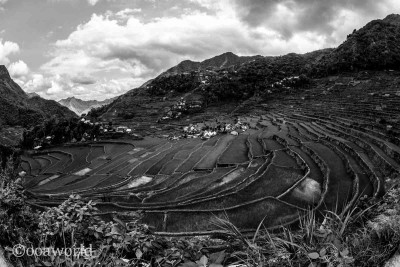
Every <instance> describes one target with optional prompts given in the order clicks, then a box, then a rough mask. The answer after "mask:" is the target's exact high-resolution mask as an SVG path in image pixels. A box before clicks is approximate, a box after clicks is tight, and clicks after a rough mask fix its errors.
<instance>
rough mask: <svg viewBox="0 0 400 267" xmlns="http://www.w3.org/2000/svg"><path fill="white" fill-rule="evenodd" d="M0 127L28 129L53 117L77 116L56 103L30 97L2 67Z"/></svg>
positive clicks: (0, 73) (0, 76)
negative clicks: (8, 126)
mask: <svg viewBox="0 0 400 267" xmlns="http://www.w3.org/2000/svg"><path fill="white" fill-rule="evenodd" d="M0 107H1V109H0V125H10V126H23V127H28V126H31V125H34V124H37V123H39V122H40V121H43V120H45V119H47V118H50V117H52V116H54V115H55V116H56V117H60V118H64V117H74V116H76V115H75V114H74V113H73V112H72V111H70V110H69V109H67V108H66V107H63V106H61V105H60V104H58V103H57V102H56V101H53V100H46V99H43V98H41V97H38V96H34V97H31V98H29V96H28V95H27V94H26V93H25V92H24V91H23V90H22V89H21V87H20V86H19V85H18V84H16V83H15V82H14V81H13V80H12V79H11V77H10V74H9V73H8V70H7V68H6V67H5V66H3V65H0Z"/></svg>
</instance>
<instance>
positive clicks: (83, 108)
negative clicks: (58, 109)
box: [58, 96, 114, 115]
mask: <svg viewBox="0 0 400 267" xmlns="http://www.w3.org/2000/svg"><path fill="white" fill-rule="evenodd" d="M113 100H114V98H111V99H106V100H103V101H98V100H82V99H79V98H76V97H75V96H71V97H68V98H65V99H61V100H59V101H58V103H60V104H61V105H63V106H65V107H67V108H69V109H70V110H71V111H73V112H75V113H76V114H78V115H81V114H83V113H87V112H89V111H90V110H91V109H92V108H97V107H101V106H103V105H106V104H109V103H111V102H112V101H113Z"/></svg>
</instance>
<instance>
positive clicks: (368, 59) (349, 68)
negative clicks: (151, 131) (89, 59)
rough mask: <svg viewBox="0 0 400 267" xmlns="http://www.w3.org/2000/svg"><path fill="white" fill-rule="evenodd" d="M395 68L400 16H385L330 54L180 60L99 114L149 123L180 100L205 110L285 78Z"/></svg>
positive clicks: (272, 89)
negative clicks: (132, 117) (197, 103)
mask: <svg viewBox="0 0 400 267" xmlns="http://www.w3.org/2000/svg"><path fill="white" fill-rule="evenodd" d="M399 67H400V15H389V16H387V17H386V18H385V19H382V20H374V21H371V22H370V23H368V24H367V25H365V26H364V27H363V28H361V29H359V30H358V31H354V32H353V33H352V34H350V35H349V36H348V38H347V40H345V41H344V42H343V43H342V44H341V45H340V46H339V47H337V48H334V49H332V48H328V49H322V50H317V51H313V52H310V53H306V54H295V53H289V54H287V55H284V56H276V57H273V56H266V57H262V56H254V57H239V56H237V55H234V54H232V53H230V52H228V53H225V54H222V55H219V56H216V57H213V58H211V59H208V60H205V61H203V62H194V61H190V60H186V61H183V62H181V63H179V64H178V65H177V66H175V67H172V68H170V69H168V70H167V71H166V72H164V73H162V74H161V75H159V76H158V77H156V78H154V79H152V80H150V81H148V82H147V83H145V84H144V85H143V86H141V87H140V89H133V90H131V91H129V92H127V93H126V94H124V95H123V96H121V97H119V98H118V99H117V100H115V101H114V102H113V103H111V104H110V105H108V106H105V107H104V108H103V109H102V110H101V115H102V117H103V118H107V119H108V118H117V117H123V116H124V115H126V114H130V115H132V114H137V116H138V117H140V119H144V120H150V119H151V120H153V119H155V117H156V114H158V116H160V115H161V114H163V111H164V110H165V109H166V107H167V106H168V105H171V104H173V103H175V102H176V101H177V100H179V99H180V98H181V97H183V98H184V99H187V100H190V99H195V100H200V101H202V102H203V103H204V104H205V105H206V106H213V105H220V103H221V102H232V103H235V102H238V103H241V102H243V101H245V100H247V99H249V98H251V97H252V96H258V95H265V94H267V93H270V92H276V91H279V90H280V89H282V88H286V87H287V86H284V85H283V84H282V83H281V82H282V81H283V80H284V79H285V78H287V79H289V78H294V77H300V76H301V77H303V78H304V77H306V79H305V80H302V82H301V83H302V84H303V82H304V81H306V80H307V79H308V78H316V77H324V76H328V75H332V74H337V73H342V72H355V71H360V70H387V69H398V68H399ZM296 79H297V78H296ZM276 85H279V86H276ZM151 114H153V115H154V116H152V117H151V116H150V117H149V115H151Z"/></svg>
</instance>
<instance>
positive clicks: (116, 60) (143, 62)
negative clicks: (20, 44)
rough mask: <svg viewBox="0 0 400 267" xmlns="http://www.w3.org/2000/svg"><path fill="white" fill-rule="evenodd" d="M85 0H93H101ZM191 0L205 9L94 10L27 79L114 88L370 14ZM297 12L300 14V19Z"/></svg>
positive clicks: (53, 92)
mask: <svg viewBox="0 0 400 267" xmlns="http://www.w3.org/2000/svg"><path fill="white" fill-rule="evenodd" d="M87 1H88V3H89V4H91V5H95V4H97V3H98V2H99V0H87ZM310 1H311V0H310ZM310 1H307V3H308V2H310ZM370 1H372V0H370ZM396 1H397V0H387V1H384V2H385V3H382V4H381V5H378V6H380V7H381V9H380V10H379V14H381V13H384V12H387V11H388V7H394V6H395V4H396ZM191 2H192V4H193V3H195V4H197V5H198V6H201V10H203V11H198V10H195V9H187V10H186V9H185V10H186V11H185V12H182V13H181V15H180V16H175V17H172V16H164V17H153V18H151V17H145V16H144V15H143V14H142V10H141V9H130V8H126V9H123V10H121V11H119V12H111V11H107V12H106V13H105V14H93V15H92V16H91V18H90V20H89V21H87V22H85V23H83V24H81V25H79V26H78V27H77V28H76V29H75V30H74V31H73V32H72V33H71V34H70V35H69V36H68V37H67V38H66V39H63V40H58V41H57V42H55V43H54V44H53V49H52V51H51V52H50V59H49V61H48V62H47V63H45V64H43V65H42V67H41V69H40V71H41V72H42V74H43V76H42V78H41V79H42V80H40V79H39V78H38V77H36V78H35V77H33V78H32V79H31V81H28V82H27V84H26V85H25V86H28V85H29V86H31V88H35V90H38V91H39V92H41V93H42V94H43V95H46V96H48V97H49V98H53V99H60V98H64V97H68V96H72V95H74V94H75V95H78V96H81V97H82V98H86V99H90V98H99V97H102V98H103V96H107V97H111V96H116V95H119V94H122V93H124V92H126V91H127V90H129V89H131V88H134V87H137V86H139V85H141V84H143V83H144V82H145V81H147V80H148V79H150V78H153V77H155V76H156V75H158V74H159V73H160V72H162V71H165V70H166V69H168V68H170V67H172V66H174V65H176V64H177V63H179V62H180V61H182V60H185V59H191V60H204V59H206V58H210V57H212V56H215V55H218V54H221V53H224V52H227V51H231V52H233V53H236V54H239V55H255V54H260V55H282V54H287V53H289V52H297V53H305V52H309V51H312V50H316V49H321V48H324V47H331V46H336V45H338V44H339V43H340V42H342V41H343V40H344V39H345V37H346V35H347V34H349V33H351V32H352V30H353V29H354V28H357V27H361V26H362V25H365V23H366V22H368V21H369V20H371V19H373V17H372V16H374V15H373V14H372V13H371V14H370V13H368V14H365V13H358V12H357V10H350V9H345V10H337V12H335V13H332V17H333V18H331V19H330V20H329V21H326V22H324V25H323V27H322V26H321V27H319V25H314V24H312V23H309V20H307V10H306V9H304V10H303V9H302V10H300V11H301V12H300V11H299V12H298V10H297V9H296V8H293V7H301V5H300V4H299V3H301V1H297V2H296V1H282V2H280V1H277V2H276V3H275V2H274V3H275V4H273V7H274V8H273V9H270V10H268V12H267V11H265V10H264V11H263V10H262V9H261V8H263V7H264V5H265V3H267V2H268V1H265V2H264V1H261V0H260V1H254V2H257V3H259V5H260V6H259V7H260V8H258V6H257V5H255V6H254V8H252V9H248V8H243V6H244V4H243V5H238V4H237V3H234V1H230V0H221V1H214V0H191ZM236 2H238V1H236ZM311 2H312V1H311ZM325 2H327V1H325ZM342 2H343V1H342ZM271 3H272V2H271ZM280 3H282V4H280ZM294 3H297V4H294ZM271 5H272V4H271ZM322 6H323V5H322ZM204 9H206V10H207V11H204ZM314 11H315V10H314ZM246 12H247V13H246ZM143 13H145V12H143ZM265 13H268V14H267V15H265ZM314 13H315V14H318V12H316V11H315V12H314ZM251 14H255V15H258V16H255V21H254V22H253V23H250V22H249V21H248V20H249V18H250V17H252V16H251ZM298 14H303V15H304V16H303V17H301V20H300V19H299V15H298ZM246 20H247V21H246ZM299 21H303V24H302V25H300V24H299ZM354 25H356V26H354ZM287 29H294V30H290V32H287ZM326 29H328V30H326ZM0 44H1V43H0ZM0 51H1V50H0ZM0 55H1V53H0ZM0 58H1V56H0ZM61 78H62V79H63V80H60V79H61ZM35 79H36V80H35ZM60 88H62V90H61V89H60ZM29 90H31V89H29ZM32 90H33V89H32Z"/></svg>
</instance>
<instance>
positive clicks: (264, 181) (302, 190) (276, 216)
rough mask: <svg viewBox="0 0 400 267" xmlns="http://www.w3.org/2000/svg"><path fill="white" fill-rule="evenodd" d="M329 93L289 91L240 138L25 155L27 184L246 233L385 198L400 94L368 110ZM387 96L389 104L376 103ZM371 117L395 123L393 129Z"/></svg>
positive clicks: (394, 169)
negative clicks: (220, 220)
mask: <svg viewBox="0 0 400 267" xmlns="http://www.w3.org/2000/svg"><path fill="white" fill-rule="evenodd" d="M308 97H310V96H308ZM320 99H321V102H320V103H321V104H319V103H316V102H315V101H314V102H312V103H311V102H307V101H300V100H299V99H298V98H293V99H291V98H290V97H287V98H285V104H277V105H276V106H275V107H274V109H272V110H270V111H265V112H264V113H263V114H258V115H248V116H245V117H243V118H242V120H243V121H250V122H251V123H252V125H251V126H252V127H251V128H250V129H249V130H248V131H246V132H243V133H241V134H240V135H238V136H233V135H218V136H216V137H213V138H212V139H210V140H206V141H203V140H200V139H182V140H178V141H168V140H165V139H159V138H150V137H148V138H145V139H144V140H141V141H129V142H128V141H121V142H103V143H101V142H98V143H95V144H87V145H85V146H83V145H82V146H73V147H59V148H57V149H51V150H47V151H42V152H40V153H37V154H32V155H25V156H24V157H23V158H22V168H23V169H24V170H25V171H26V172H27V174H28V175H27V176H26V179H25V181H24V182H25V187H26V188H27V189H28V190H29V192H31V193H32V194H31V195H32V198H31V203H32V204H34V205H37V206H52V205H56V204H58V203H60V202H61V201H62V200H64V199H65V198H67V197H68V196H69V195H70V194H71V193H79V194H81V195H82V196H83V197H87V198H88V199H94V200H95V201H97V203H98V204H97V206H98V208H99V209H100V210H101V211H102V212H104V213H109V212H110V213H111V212H118V213H120V215H121V217H122V218H126V220H129V217H128V216H125V215H124V214H127V213H126V212H129V211H134V210H141V211H143V214H144V218H143V220H144V222H146V223H148V224H149V225H152V226H153V227H154V228H155V230H156V231H157V232H163V233H164V232H196V233H203V232H205V231H209V230H215V229H213V227H212V225H211V224H210V220H211V219H212V218H213V217H214V216H228V217H229V219H230V220H231V221H232V222H233V223H234V224H235V225H236V226H237V227H239V228H240V229H242V230H247V229H255V228H256V227H257V226H258V224H259V223H260V221H261V220H263V219H264V225H265V226H266V227H268V228H276V227H279V226H280V225H282V224H291V223H294V222H296V221H298V219H299V218H300V217H301V216H303V215H304V214H305V213H306V212H307V211H308V210H310V209H316V210H318V211H321V212H322V211H325V210H335V209H336V210H339V212H344V211H345V210H347V209H349V208H350V207H351V206H352V205H353V204H354V203H355V201H356V200H357V198H359V197H361V196H363V195H367V196H375V197H377V196H380V195H382V194H383V193H384V183H385V182H384V180H385V179H386V178H396V177H398V175H399V172H400V139H399V138H398V136H399V135H398V133H399V127H400V123H399V122H396V121H395V120H393V118H394V117H396V116H398V115H397V114H398V112H399V110H398V109H399V108H398V107H399V106H400V105H399V104H400V97H398V98H394V99H390V100H388V99H382V98H381V97H374V98H372V99H369V100H368V103H367V104H365V105H364V106H362V107H360V106H357V105H360V104H354V99H357V95H353V96H352V99H353V101H350V100H348V101H346V100H347V99H350V98H348V97H347V96H346V97H342V101H341V102H340V108H337V109H335V108H334V107H336V106H335V105H332V103H333V102H335V100H332V99H325V100H324V99H323V98H320ZM324 101H326V102H329V103H331V105H329V106H325V105H323V103H324ZM382 103H385V105H387V106H389V107H390V108H386V111H381V110H376V109H369V108H368V107H369V106H371V105H372V106H375V105H381V104H382ZM337 104H338V106H339V103H337ZM360 109H362V110H364V112H360V111H359V110H360ZM371 117H372V118H373V117H375V118H383V119H385V120H386V121H391V124H390V132H388V127H387V126H386V127H384V126H382V127H380V124H377V123H374V122H373V121H371ZM396 118H397V117H396ZM372 125H374V126H372ZM393 133H394V134H393ZM124 216H125V217H124Z"/></svg>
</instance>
